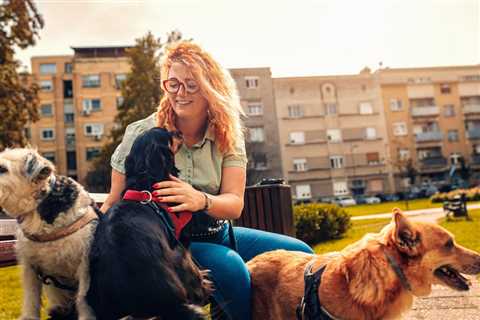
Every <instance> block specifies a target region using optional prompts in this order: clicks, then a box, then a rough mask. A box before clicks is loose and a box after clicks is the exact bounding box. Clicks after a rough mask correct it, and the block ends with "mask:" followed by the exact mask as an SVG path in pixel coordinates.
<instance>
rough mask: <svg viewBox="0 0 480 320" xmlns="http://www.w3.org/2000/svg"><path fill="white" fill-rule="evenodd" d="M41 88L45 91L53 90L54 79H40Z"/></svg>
mask: <svg viewBox="0 0 480 320" xmlns="http://www.w3.org/2000/svg"><path fill="white" fill-rule="evenodd" d="M40 90H42V91H45V92H50V91H53V82H52V80H42V81H40Z"/></svg>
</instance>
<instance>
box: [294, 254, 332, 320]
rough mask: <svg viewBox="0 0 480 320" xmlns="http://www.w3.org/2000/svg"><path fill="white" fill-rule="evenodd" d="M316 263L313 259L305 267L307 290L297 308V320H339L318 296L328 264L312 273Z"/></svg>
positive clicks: (304, 275) (304, 276)
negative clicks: (326, 308) (323, 304)
mask: <svg viewBox="0 0 480 320" xmlns="http://www.w3.org/2000/svg"><path fill="white" fill-rule="evenodd" d="M315 261H316V259H313V260H312V261H310V262H309V263H308V264H307V266H306V267H305V272H304V274H303V278H304V282H305V290H304V295H303V297H302V300H301V301H300V303H299V304H298V306H297V312H296V313H297V320H338V318H335V317H334V316H332V315H331V314H330V313H329V312H328V311H327V310H325V308H324V307H323V306H322V303H321V301H320V297H319V295H318V289H319V288H320V284H321V282H322V274H323V272H324V271H325V268H326V267H327V264H323V265H322V266H321V267H320V269H318V270H317V271H315V272H314V273H312V269H313V265H314V264H315Z"/></svg>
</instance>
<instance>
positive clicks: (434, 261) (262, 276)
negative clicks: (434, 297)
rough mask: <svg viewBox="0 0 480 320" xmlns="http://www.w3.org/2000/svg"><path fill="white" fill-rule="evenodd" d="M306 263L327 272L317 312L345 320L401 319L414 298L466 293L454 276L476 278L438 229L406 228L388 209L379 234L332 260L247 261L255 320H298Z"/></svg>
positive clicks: (265, 257) (478, 265)
mask: <svg viewBox="0 0 480 320" xmlns="http://www.w3.org/2000/svg"><path fill="white" fill-rule="evenodd" d="M312 260H314V262H312V266H313V268H312V271H313V272H315V271H316V270H318V269H319V268H320V267H321V266H323V265H326V267H325V269H324V272H323V275H322V277H321V285H320V287H319V289H318V297H319V300H320V301H321V305H322V307H323V308H324V310H326V311H327V312H328V313H329V314H330V315H331V316H332V318H338V319H345V320H349V319H355V320H367V319H368V320H370V319H395V318H399V317H400V315H401V313H402V312H404V311H406V310H408V309H409V308H410V307H411V305H412V301H413V297H414V296H426V295H428V294H430V291H431V287H432V284H442V285H446V286H448V287H451V288H453V289H455V290H468V289H469V284H470V283H469V281H468V280H467V279H466V278H464V277H463V276H462V275H461V274H460V273H464V274H470V275H473V274H478V273H480V255H479V254H477V253H475V252H473V251H471V250H468V249H466V248H464V247H461V246H459V245H457V244H455V242H454V239H453V236H452V234H450V233H449V232H448V231H446V230H445V229H443V228H442V227H440V226H437V225H435V224H428V223H414V222H410V221H408V219H407V218H406V217H405V216H404V215H403V214H402V213H401V211H400V209H394V210H393V219H392V222H391V223H390V224H389V225H387V226H386V227H385V228H383V230H382V231H381V232H380V233H378V234H369V235H366V236H364V237H363V238H362V239H361V240H359V241H357V242H355V243H353V244H352V245H350V246H348V247H347V248H345V249H344V250H342V251H341V252H339V253H337V254H333V255H331V254H329V255H310V254H305V253H301V252H288V251H284V250H277V251H272V252H267V253H264V254H262V255H259V256H257V257H255V258H254V259H252V260H251V261H250V262H249V263H248V268H249V270H250V273H251V278H252V303H253V319H256V320H260V319H262V320H269V319H271V320H273V319H275V320H280V319H285V320H293V319H296V314H295V311H296V308H297V305H298V304H299V303H300V301H301V300H302V297H303V295H304V271H305V267H306V266H307V264H308V263H309V262H311V261H312ZM395 269H397V270H395ZM402 278H403V279H402ZM306 318H307V319H310V318H308V317H306Z"/></svg>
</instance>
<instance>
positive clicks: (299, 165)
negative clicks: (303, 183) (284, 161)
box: [293, 159, 307, 171]
mask: <svg viewBox="0 0 480 320" xmlns="http://www.w3.org/2000/svg"><path fill="white" fill-rule="evenodd" d="M293 170H294V171H307V159H293Z"/></svg>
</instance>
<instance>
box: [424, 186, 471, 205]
mask: <svg viewBox="0 0 480 320" xmlns="http://www.w3.org/2000/svg"><path fill="white" fill-rule="evenodd" d="M459 194H466V195H467V201H478V200H480V188H479V187H475V188H471V189H456V190H452V191H450V192H444V193H436V194H434V195H433V196H432V197H431V198H430V200H431V201H432V202H443V201H446V200H452V199H453V198H454V197H455V196H456V195H459Z"/></svg>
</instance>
